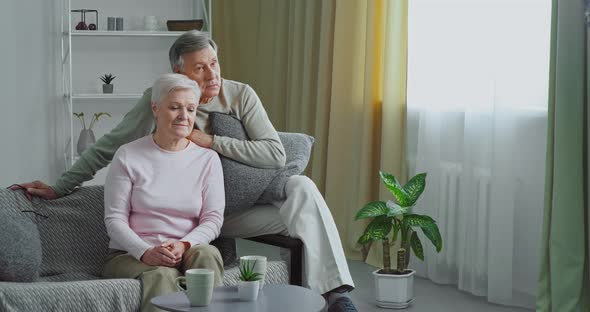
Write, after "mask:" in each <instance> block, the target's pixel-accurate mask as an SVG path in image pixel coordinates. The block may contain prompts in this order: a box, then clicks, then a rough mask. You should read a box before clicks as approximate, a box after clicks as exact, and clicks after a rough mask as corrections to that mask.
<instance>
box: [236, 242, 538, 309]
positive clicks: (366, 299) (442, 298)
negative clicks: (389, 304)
mask: <svg viewBox="0 0 590 312" xmlns="http://www.w3.org/2000/svg"><path fill="white" fill-rule="evenodd" d="M238 254H239V255H242V256H243V255H264V256H267V257H268V259H269V260H279V259H280V255H279V249H278V248H275V247H272V246H268V245H264V244H259V243H254V242H250V241H246V240H238ZM348 265H349V268H350V272H351V274H352V277H353V279H354V281H355V284H356V285H355V286H356V288H355V290H354V291H353V292H352V293H351V295H350V296H351V297H352V299H353V302H354V304H355V305H356V307H357V309H358V310H359V311H360V312H373V311H388V312H391V311H394V310H390V309H381V308H378V307H377V306H376V305H375V303H374V300H375V299H374V288H375V285H374V281H373V276H372V275H371V272H373V271H374V270H375V269H376V268H375V267H373V266H370V265H368V264H366V263H363V262H360V261H354V260H349V261H348ZM402 311H407V312H418V311H428V312H430V311H437V312H447V311H449V312H450V311H453V312H458V311H464V312H471V311H476V312H525V311H532V310H526V309H520V308H514V307H506V306H501V305H496V304H492V303H489V302H487V301H486V300H485V298H482V297H476V296H473V295H471V294H468V293H465V292H462V291H459V290H457V289H456V288H455V287H454V286H444V285H437V284H434V283H433V282H431V281H430V280H427V279H424V278H419V277H417V278H415V280H414V302H413V303H412V304H411V305H410V306H409V307H408V308H407V309H405V310H402Z"/></svg>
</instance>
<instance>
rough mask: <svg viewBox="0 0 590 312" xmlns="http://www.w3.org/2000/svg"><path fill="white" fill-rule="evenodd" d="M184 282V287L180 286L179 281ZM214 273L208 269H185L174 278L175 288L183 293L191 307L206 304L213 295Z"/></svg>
mask: <svg viewBox="0 0 590 312" xmlns="http://www.w3.org/2000/svg"><path fill="white" fill-rule="evenodd" d="M182 280H184V281H185V282H186V289H184V288H183V287H182V286H180V281H182ZM214 280H215V273H214V272H213V270H210V269H190V270H186V272H185V273H184V276H179V277H177V278H176V288H178V290H180V291H182V292H184V293H185V295H186V297H187V298H188V301H190V303H191V307H202V306H207V305H209V304H210V303H211V298H212V297H213V282H214Z"/></svg>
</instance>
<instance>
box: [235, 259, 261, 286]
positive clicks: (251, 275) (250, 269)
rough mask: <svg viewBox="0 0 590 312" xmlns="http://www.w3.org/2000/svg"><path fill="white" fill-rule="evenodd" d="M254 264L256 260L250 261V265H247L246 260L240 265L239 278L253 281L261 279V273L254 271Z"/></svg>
mask: <svg viewBox="0 0 590 312" xmlns="http://www.w3.org/2000/svg"><path fill="white" fill-rule="evenodd" d="M255 266H256V260H254V262H253V263H252V265H251V266H250V265H248V263H247V262H245V263H243V264H242V266H240V280H241V281H244V282H253V281H259V280H261V279H262V274H260V273H256V272H254V267H255Z"/></svg>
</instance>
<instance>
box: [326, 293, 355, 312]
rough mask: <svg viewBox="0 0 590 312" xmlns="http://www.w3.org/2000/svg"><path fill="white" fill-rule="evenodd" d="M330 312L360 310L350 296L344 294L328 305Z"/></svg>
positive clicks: (353, 311)
mask: <svg viewBox="0 0 590 312" xmlns="http://www.w3.org/2000/svg"><path fill="white" fill-rule="evenodd" d="M328 312H358V310H357V309H356V307H355V306H354V304H353V303H352V300H350V297H348V296H342V297H340V298H338V299H336V301H334V303H332V304H331V305H330V307H328Z"/></svg>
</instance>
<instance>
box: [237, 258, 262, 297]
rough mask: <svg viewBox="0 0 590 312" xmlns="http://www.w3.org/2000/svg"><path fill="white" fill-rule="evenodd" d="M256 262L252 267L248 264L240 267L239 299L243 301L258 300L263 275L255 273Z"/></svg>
mask: <svg viewBox="0 0 590 312" xmlns="http://www.w3.org/2000/svg"><path fill="white" fill-rule="evenodd" d="M255 267H256V261H254V262H253V263H252V265H248V262H245V263H243V264H242V265H241V266H240V281H239V282H238V297H240V300H243V301H254V300H256V298H258V289H259V287H258V285H259V283H260V282H261V281H260V280H261V279H262V274H260V273H256V272H254V268H255Z"/></svg>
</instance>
